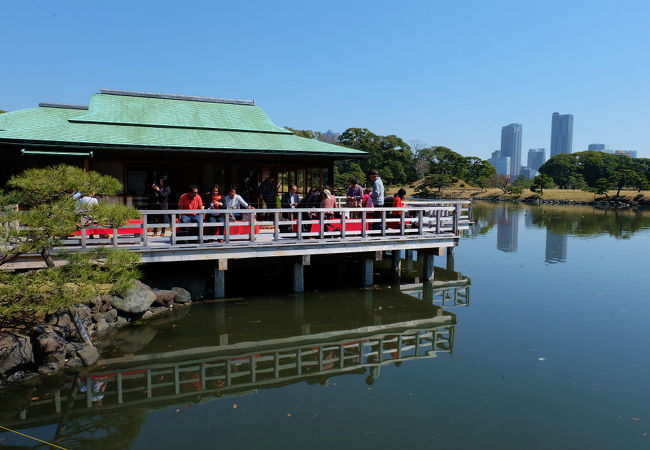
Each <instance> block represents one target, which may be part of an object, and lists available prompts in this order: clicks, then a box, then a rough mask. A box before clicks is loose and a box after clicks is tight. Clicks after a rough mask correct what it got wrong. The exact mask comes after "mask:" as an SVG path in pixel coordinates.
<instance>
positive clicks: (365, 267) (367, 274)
mask: <svg viewBox="0 0 650 450" xmlns="http://www.w3.org/2000/svg"><path fill="white" fill-rule="evenodd" d="M374 256H375V255H374V254H370V255H364V256H363V259H362V261H361V283H362V285H363V287H371V286H372V285H373V271H374V269H375V258H374Z"/></svg>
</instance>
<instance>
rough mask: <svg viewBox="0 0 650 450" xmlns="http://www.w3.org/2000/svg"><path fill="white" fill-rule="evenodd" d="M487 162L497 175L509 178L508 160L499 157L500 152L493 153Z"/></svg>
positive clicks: (507, 158)
mask: <svg viewBox="0 0 650 450" xmlns="http://www.w3.org/2000/svg"><path fill="white" fill-rule="evenodd" d="M488 162H489V163H490V164H492V167H494V168H495V169H496V171H497V174H499V175H505V176H510V158H509V157H505V158H504V157H503V156H502V155H501V150H495V151H493V152H492V158H490V159H488Z"/></svg>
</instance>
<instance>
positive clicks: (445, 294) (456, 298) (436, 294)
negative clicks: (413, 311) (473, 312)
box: [400, 279, 469, 308]
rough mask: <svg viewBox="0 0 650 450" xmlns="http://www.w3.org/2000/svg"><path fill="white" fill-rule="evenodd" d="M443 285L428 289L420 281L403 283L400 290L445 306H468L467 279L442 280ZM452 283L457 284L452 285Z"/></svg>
mask: <svg viewBox="0 0 650 450" xmlns="http://www.w3.org/2000/svg"><path fill="white" fill-rule="evenodd" d="M442 284H444V286H438V287H435V288H433V289H429V288H428V287H427V286H426V285H423V284H422V283H415V284H404V285H402V286H400V290H401V291H402V292H403V293H405V294H407V295H410V296H412V297H415V298H417V299H419V300H423V301H425V302H427V303H431V304H433V305H438V306H442V307H445V308H450V307H457V306H469V280H468V279H465V280H458V281H455V282H443V283H442ZM454 284H459V285H458V286H454Z"/></svg>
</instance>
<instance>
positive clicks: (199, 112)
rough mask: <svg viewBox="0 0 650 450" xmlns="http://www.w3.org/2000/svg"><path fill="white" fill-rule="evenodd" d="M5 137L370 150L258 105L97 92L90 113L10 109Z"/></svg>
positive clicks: (188, 147)
mask: <svg viewBox="0 0 650 450" xmlns="http://www.w3.org/2000/svg"><path fill="white" fill-rule="evenodd" d="M0 142H16V143H18V142H30V143H34V144H38V143H41V144H49V145H51V144H57V145H93V146H117V147H138V148H141V149H146V148H147V147H150V148H153V149H155V150H161V149H168V150H183V151H204V152H205V151H210V152H218V151H237V152H245V153H266V152H271V153H291V154H295V153H310V154H323V155H331V156H342V157H354V156H357V157H361V156H363V155H365V152H362V151H359V150H354V149H349V148H346V147H341V146H338V145H332V144H327V143H325V142H320V141H317V140H313V139H306V138H302V137H299V136H296V135H294V134H293V133H291V132H290V131H289V130H287V129H285V128H282V127H279V126H277V125H275V124H274V123H273V122H272V121H271V119H270V118H269V117H268V116H267V114H266V113H265V112H264V110H262V109H261V108H260V107H258V106H255V104H254V102H250V101H235V100H223V99H210V98H202V97H182V96H168V95H157V94H143V93H133V92H123V91H100V93H99V94H94V95H92V96H91V98H90V104H89V106H88V110H87V111H85V110H83V109H81V108H80V107H75V106H71V105H52V104H41V106H39V107H38V108H30V109H25V110H20V111H14V112H9V113H5V114H2V115H1V116H0Z"/></svg>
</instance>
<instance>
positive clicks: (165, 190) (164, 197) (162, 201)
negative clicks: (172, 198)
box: [149, 175, 171, 236]
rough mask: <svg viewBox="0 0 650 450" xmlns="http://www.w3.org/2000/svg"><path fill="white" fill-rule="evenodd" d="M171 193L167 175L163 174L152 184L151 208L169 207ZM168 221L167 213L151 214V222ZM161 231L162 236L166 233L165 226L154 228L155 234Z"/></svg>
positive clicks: (161, 208)
mask: <svg viewBox="0 0 650 450" xmlns="http://www.w3.org/2000/svg"><path fill="white" fill-rule="evenodd" d="M170 193H171V188H170V187H169V186H168V185H167V177H166V176H165V175H163V176H161V177H160V178H159V179H158V182H154V183H153V184H152V185H151V191H150V194H149V209H158V210H167V209H169V194H170ZM168 221H169V216H168V215H166V214H156V215H152V216H149V222H150V223H167V222H168ZM159 231H160V236H164V235H165V227H160V228H154V229H153V235H154V236H158V234H159V233H158V232H159Z"/></svg>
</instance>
